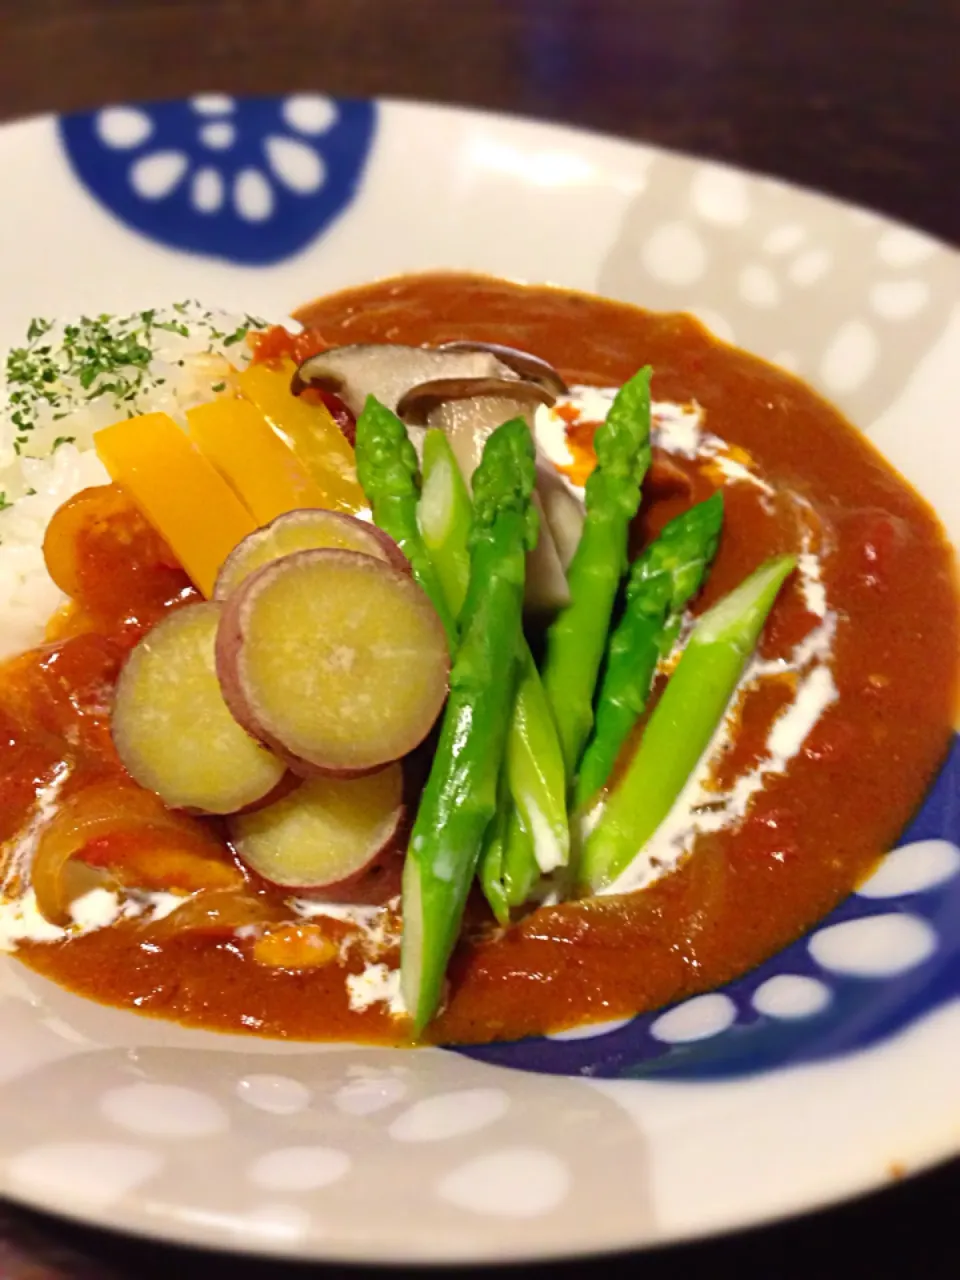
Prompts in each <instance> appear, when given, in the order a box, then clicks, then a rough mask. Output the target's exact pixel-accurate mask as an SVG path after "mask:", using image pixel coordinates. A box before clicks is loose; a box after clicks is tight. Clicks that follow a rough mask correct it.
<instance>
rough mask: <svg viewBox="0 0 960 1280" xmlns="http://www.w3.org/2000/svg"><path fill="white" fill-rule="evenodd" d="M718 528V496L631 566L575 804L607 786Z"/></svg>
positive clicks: (720, 503) (708, 558)
mask: <svg viewBox="0 0 960 1280" xmlns="http://www.w3.org/2000/svg"><path fill="white" fill-rule="evenodd" d="M722 522H723V497H722V495H721V494H720V493H715V494H713V495H712V497H709V498H707V500H706V501H705V502H701V503H699V504H698V505H697V506H695V507H691V508H690V510H689V511H685V512H684V513H683V515H680V516H677V518H676V519H675V520H672V521H671V522H670V523H669V524H668V525H667V527H666V528H665V529H664V531H663V533H661V535H660V537H659V538H657V540H656V541H655V542H653V543H651V544H650V546H649V547H647V549H646V551H644V553H643V554H642V555H641V556H640V557H639V559H638V560H636V561H635V563H634V565H633V567H632V568H631V570H630V574H629V577H628V579H627V592H626V604H625V607H624V611H623V617H622V618H621V620H620V622H619V624H618V626H617V627H616V629H615V630H614V632H613V634H612V636H611V637H610V643H609V648H608V651H607V666H606V671H605V673H604V676H603V681H602V683H601V685H600V692H599V693H598V695H597V703H596V723H595V726H594V731H593V737H592V739H591V741H590V744H589V746H588V747H587V750H586V751H585V752H584V756H583V760H582V761H581V762H580V772H579V774H578V776H577V791H576V798H577V804H578V806H579V805H584V804H586V803H587V802H588V801H589V800H590V799H592V797H593V796H595V795H596V793H597V792H598V791H599V790H600V789H601V787H603V786H605V785H606V783H607V781H608V780H609V778H610V773H611V771H612V769H613V766H614V764H615V762H616V759H617V756H618V755H619V753H620V749H621V747H622V746H623V744H624V743H625V742H626V740H627V738H628V737H629V735H630V731H631V730H632V729H633V726H634V725H635V724H636V723H637V720H638V719H639V718H640V715H641V713H642V711H643V709H644V707H645V706H646V703H647V698H648V696H649V694H650V686H651V684H652V683H653V677H654V675H655V674H656V669H657V662H658V660H659V659H660V658H661V657H665V656H666V654H667V652H668V651H669V648H670V645H671V644H672V642H673V639H674V637H675V633H676V628H677V626H678V624H679V620H680V618H681V616H682V614H683V610H684V608H685V606H686V604H687V602H688V601H689V600H690V597H691V596H693V595H695V594H696V593H697V591H699V589H700V585H701V583H702V582H703V577H704V574H705V573H706V571H707V569H708V568H709V567H710V561H711V560H712V559H713V556H714V553H715V552H716V549H717V541H718V539H719V537H720V526H721V524H722Z"/></svg>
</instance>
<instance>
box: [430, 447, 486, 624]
mask: <svg viewBox="0 0 960 1280" xmlns="http://www.w3.org/2000/svg"><path fill="white" fill-rule="evenodd" d="M417 516H418V519H419V522H420V532H421V533H422V535H423V541H424V543H425V544H426V548H427V550H428V551H429V553H430V559H431V560H432V561H433V566H434V568H435V569H436V571H437V577H438V578H439V579H440V585H441V586H442V587H443V594H444V598H445V599H446V602H447V604H448V606H449V607H450V611H451V613H452V614H453V616H454V617H455V618H456V617H458V616H459V614H460V610H461V608H462V607H463V600H464V596H465V595H466V594H467V582H468V581H469V579H470V551H469V549H468V546H467V542H468V539H469V537H470V522H471V520H472V519H473V507H472V506H471V503H470V494H469V492H468V490H467V485H466V481H465V480H464V478H463V474H462V472H461V471H460V466H459V463H458V462H457V459H456V456H455V454H454V452H453V450H452V449H451V448H450V441H449V440H448V439H447V435H446V432H444V431H438V430H437V429H436V428H433V429H432V430H430V431H428V432H427V434H426V435H425V436H424V439H423V490H422V492H421V494H420V505H419V507H418V508H417Z"/></svg>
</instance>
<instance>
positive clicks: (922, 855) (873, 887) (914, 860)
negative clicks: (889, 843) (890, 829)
mask: <svg viewBox="0 0 960 1280" xmlns="http://www.w3.org/2000/svg"><path fill="white" fill-rule="evenodd" d="M958 873H960V849H958V848H957V846H956V845H955V844H952V843H951V842H950V841H949V840H917V841H916V842H915V843H913V844H905V845H903V846H902V847H901V848H899V849H894V850H893V852H892V853H888V854H887V855H886V857H885V858H883V859H882V860H881V862H880V865H879V866H878V867H877V869H876V871H874V872H873V874H872V875H871V876H870V877H869V879H867V880H864V882H863V883H862V884H861V885H860V887H859V889H858V890H857V893H858V894H859V895H860V897H861V898H899V897H900V896H901V895H902V894H909V893H923V892H924V891H925V890H927V889H936V888H937V887H938V886H939V885H941V884H944V883H946V881H947V880H951V879H953V877H954V876H956V875H957V874H958Z"/></svg>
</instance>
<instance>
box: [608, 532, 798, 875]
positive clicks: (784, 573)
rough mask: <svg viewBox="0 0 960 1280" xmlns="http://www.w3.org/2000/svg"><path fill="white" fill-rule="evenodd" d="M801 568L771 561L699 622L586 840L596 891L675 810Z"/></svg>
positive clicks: (785, 560) (792, 561)
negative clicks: (769, 618) (785, 591)
mask: <svg viewBox="0 0 960 1280" xmlns="http://www.w3.org/2000/svg"><path fill="white" fill-rule="evenodd" d="M795 567H796V558H795V557H794V556H777V557H776V558H775V559H773V560H768V561H767V562H766V564H763V565H761V566H760V568H759V569H757V570H756V571H755V572H754V573H752V574H751V575H750V577H749V578H747V579H746V581H744V582H742V583H741V584H740V586H739V587H737V588H736V590H735V591H731V593H730V594H729V595H728V596H725V597H724V599H723V600H721V601H720V602H719V604H716V605H714V607H713V608H712V609H710V610H709V611H708V612H707V613H705V614H704V615H703V617H702V618H701V619H700V621H699V622H698V623H697V625H696V627H695V628H694V631H693V634H692V635H691V637H690V639H689V640H688V641H687V645H686V648H685V649H684V651H683V655H682V656H681V658H680V662H679V663H678V664H677V669H676V671H675V672H674V673H673V676H672V677H671V678H670V680H669V681H668V682H667V687H666V689H665V690H664V693H663V696H662V697H661V699H660V701H659V702H658V703H657V706H656V710H655V711H654V712H653V715H652V716H651V717H650V723H649V724H648V725H647V727H646V730H645V732H644V735H643V738H642V739H641V742H640V746H639V749H638V750H637V753H636V755H635V756H634V757H633V759H632V760H631V762H630V764H629V765H628V767H627V770H626V772H625V774H624V776H623V778H622V779H621V781H620V783H619V785H618V786H617V787H616V788H615V790H614V792H613V794H612V795H611V796H610V798H609V799H608V801H607V803H606V806H605V808H604V810H603V813H602V814H601V817H600V820H599V822H598V823H597V825H596V827H595V828H594V829H593V831H592V832H591V833H590V835H589V836H588V838H587V841H586V846H585V849H584V855H583V868H582V875H583V879H584V881H585V882H586V883H587V884H588V885H589V886H590V887H591V888H592V889H601V888H603V887H604V886H606V885H608V884H610V883H611V882H612V881H614V880H615V879H616V878H617V876H618V875H620V873H621V872H623V871H625V870H626V868H627V867H628V866H629V864H630V862H632V860H633V859H634V857H635V856H636V854H637V851H638V850H639V849H642V848H643V846H644V845H645V844H646V842H647V841H648V840H649V839H650V837H651V836H652V835H653V833H654V831H656V829H657V827H658V826H659V825H660V823H661V822H662V821H663V819H664V818H665V817H666V816H667V814H668V813H669V812H670V809H671V808H672V807H673V802H674V801H675V800H676V798H677V796H678V795H679V794H680V790H681V788H682V787H683V785H684V783H685V782H686V781H687V778H688V777H689V776H690V773H691V771H692V770H693V768H694V766H695V765H696V763H697V761H698V760H699V758H700V756H701V755H702V754H703V752H704V751H705V750H706V748H707V745H708V744H709V742H710V739H711V738H712V737H713V734H714V732H715V731H716V729H717V728H718V726H719V724H720V721H721V719H722V717H723V713H724V711H725V710H726V707H727V703H728V702H729V701H730V698H731V697H732V695H733V693H734V690H735V689H736V686H737V682H738V680H739V679H740V677H741V675H742V674H743V669H744V667H745V666H746V664H747V661H748V659H749V657H750V655H751V653H752V652H753V649H754V646H755V645H756V643H757V639H758V637H759V635H760V631H761V629H762V627H763V624H764V622H765V621H766V619H767V614H768V613H769V612H770V610H771V609H772V608H773V603H774V601H775V600H776V598H777V594H778V592H779V591H780V588H781V587H782V586H783V584H784V582H785V581H786V579H787V578H788V577H789V576H790V574H791V573H792V572H793V570H794V568H795Z"/></svg>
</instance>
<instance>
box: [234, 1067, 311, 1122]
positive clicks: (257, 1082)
mask: <svg viewBox="0 0 960 1280" xmlns="http://www.w3.org/2000/svg"><path fill="white" fill-rule="evenodd" d="M237 1097H238V1098H239V1099H240V1100H241V1102H246V1103H247V1104H248V1106H251V1107H255V1108H256V1110H257V1111H266V1112H268V1113H269V1114H270V1115H274V1116H293V1115H297V1114H298V1113H299V1112H301V1111H306V1109H307V1107H309V1105H310V1090H309V1089H308V1088H307V1087H306V1085H304V1084H301V1083H300V1081H299V1080H291V1079H290V1077H289V1076H271V1075H252V1076H245V1077H244V1078H243V1079H242V1080H239V1081H238V1082H237Z"/></svg>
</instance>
